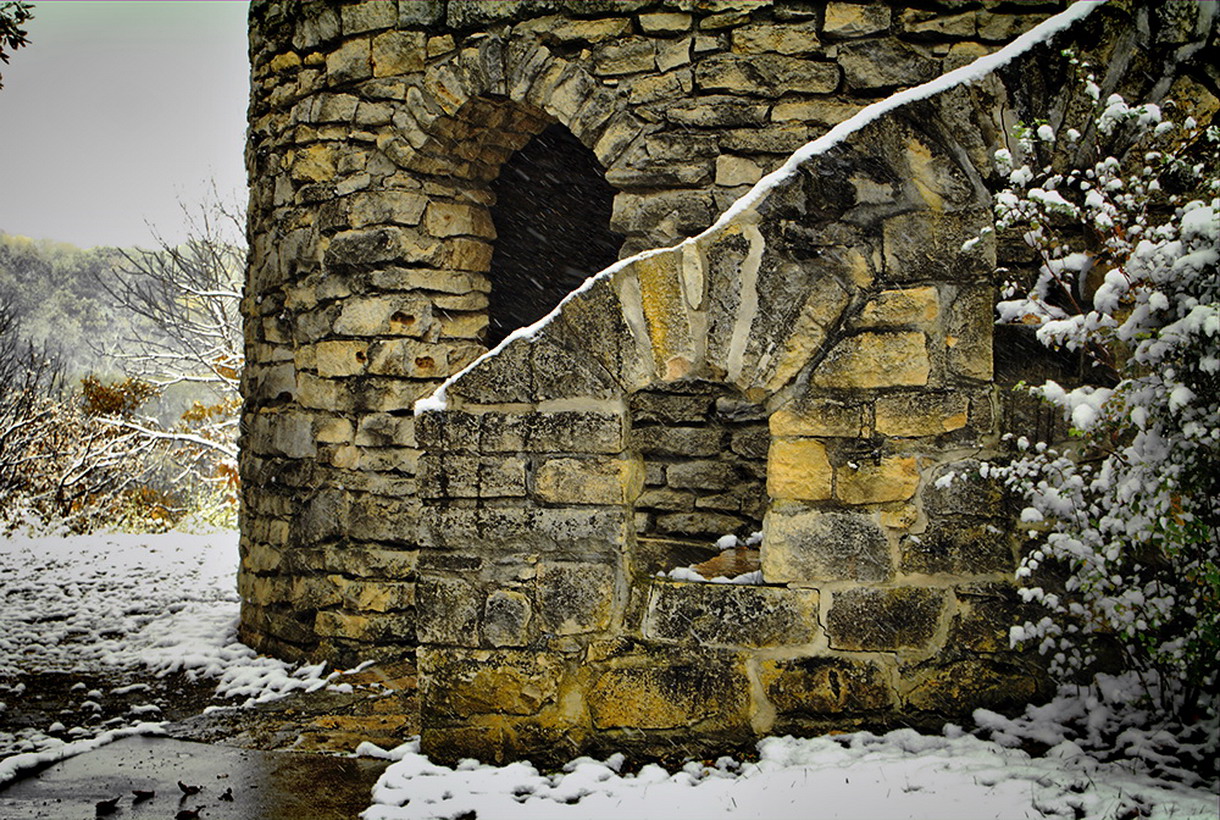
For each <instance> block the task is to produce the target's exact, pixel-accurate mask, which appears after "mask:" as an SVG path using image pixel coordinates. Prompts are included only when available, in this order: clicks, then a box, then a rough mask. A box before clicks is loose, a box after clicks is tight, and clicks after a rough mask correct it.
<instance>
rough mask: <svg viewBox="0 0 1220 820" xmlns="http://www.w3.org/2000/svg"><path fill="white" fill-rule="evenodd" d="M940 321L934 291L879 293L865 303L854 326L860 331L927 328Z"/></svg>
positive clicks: (937, 296)
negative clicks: (883, 327)
mask: <svg viewBox="0 0 1220 820" xmlns="http://www.w3.org/2000/svg"><path fill="white" fill-rule="evenodd" d="M939 317H940V298H939V295H938V293H937V290H936V288H934V287H928V286H925V287H915V288H903V289H900V290H883V291H881V293H879V294H877V295H876V296H875V297H874V298H872V299H870V300H868V302H866V303H865V304H864V307H863V308H862V309H861V310H860V317H859V318H858V319H857V320H856V323H857V325H858V326H860V327H878V326H888V327H894V326H900V325H927V324H930V323H932V322H935V321H936V320H937V319H938V318H939Z"/></svg>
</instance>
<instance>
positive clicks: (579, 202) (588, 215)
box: [487, 123, 623, 347]
mask: <svg viewBox="0 0 1220 820" xmlns="http://www.w3.org/2000/svg"><path fill="white" fill-rule="evenodd" d="M491 188H492V191H493V192H494V193H495V195H496V204H495V207H493V208H492V209H491V217H492V221H493V222H494V223H495V226H496V247H495V254H494V255H493V256H492V259H491V288H492V290H491V305H490V308H489V311H490V324H489V327H488V330H487V344H488V346H489V347H491V346H495V345H496V344H498V343H499V342H500V341H502V340H503V339H504V337H505V336H507V335H508V334H509V333H511V332H512V331H514V330H516V329H517V328H519V327H523V326H525V325H530V324H533V323H534V322H536V321H537V320H539V319H541V318H542V317H543V316H545V315H546V314H547V313H549V312H550V311H551V309H552V308H554V307H555V305H557V304H559V302H560V300H562V299H563V297H565V296H567V295H568V294H569V293H570V292H571V291H572V290H574V289H575V288H576V287H577V286H579V285H580V283H581V282H583V281H584V280H585V279H586V278H588V277H589V276H590V275H591V274H594V273H596V272H597V271H599V270H601V269H602V268H604V267H606V266H607V265H610V264H611V263H613V262H614V261H615V260H616V259H617V258H618V250H619V248H620V247H621V246H622V244H623V236H622V235H621V234H617V233H615V232H613V231H611V230H610V212H611V210H612V209H613V207H614V189H613V188H612V187H610V184H609V183H608V182H606V178H605V172H604V171H603V170H602V167H601V165H600V164H598V161H597V158H596V157H595V156H594V155H593V152H592V151H590V150H589V149H588V148H586V147H585V146H584V145H583V144H582V143H581V142H580V140H578V139H576V137H574V136H573V135H572V132H571V131H569V130H568V129H567V128H565V127H564V126H562V125H560V124H558V123H556V124H554V125H551V126H549V127H548V128H547V129H546V130H545V131H543V132H542V133H540V134H538V135H537V136H536V137H534V138H533V139H532V140H530V141H529V143H527V144H526V146H525V147H524V148H522V149H521V150H520V151H518V152H517V153H515V154H513V156H511V157H510V158H509V159H508V160H507V161H506V162H505V163H504V165H503V166H502V167H501V168H500V175H499V177H497V178H496V179H495V180H494V181H493V182H492V183H491Z"/></svg>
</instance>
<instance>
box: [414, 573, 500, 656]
mask: <svg viewBox="0 0 1220 820" xmlns="http://www.w3.org/2000/svg"><path fill="white" fill-rule="evenodd" d="M483 600H484V598H483V595H482V593H481V592H480V591H479V590H478V588H477V587H475V586H474V585H473V584H471V583H469V582H467V581H464V580H462V579H460V578H446V577H443V576H438V575H431V574H428V575H425V576H423V577H421V578H420V579H419V580H418V581H417V582H416V586H415V601H416V604H415V605H416V612H417V613H418V615H419V623H418V626H417V628H416V633H417V637H418V639H419V642H420V644H421V645H422V644H439V645H443V646H478V645H479V615H480V614H481V610H482V608H483Z"/></svg>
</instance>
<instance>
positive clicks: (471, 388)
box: [240, 0, 1197, 760]
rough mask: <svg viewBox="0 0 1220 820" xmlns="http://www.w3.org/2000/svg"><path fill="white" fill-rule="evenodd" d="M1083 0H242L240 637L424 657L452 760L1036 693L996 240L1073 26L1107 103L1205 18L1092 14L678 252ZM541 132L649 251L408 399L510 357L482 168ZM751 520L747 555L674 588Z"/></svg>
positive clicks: (493, 168)
mask: <svg viewBox="0 0 1220 820" xmlns="http://www.w3.org/2000/svg"><path fill="white" fill-rule="evenodd" d="M1057 8H1059V4H1056V3H1049V4H1047V3H1023V4H1004V3H1000V4H993V3H978V4H960V3H925V4H921V5H920V7H918V8H905V7H899V6H894V5H890V4H880V3H847V2H831V3H805V2H774V3H772V2H766V1H765V0H760V1H759V2H744V1H743V2H731V1H730V0H723V1H721V0H705V1H701V0H685V1H683V0H673V1H671V2H665V1H664V0H630V1H629V2H613V3H610V2H560V1H559V0H537V2H459V0H450V2H448V3H445V2H431V1H427V2H424V1H420V2H406V1H405V0H404V1H403V2H398V3H395V2H389V1H388V0H371V1H370V2H363V3H343V4H333V3H304V4H300V3H281V2H263V3H255V4H253V5H252V10H251V55H252V63H253V94H252V102H251V109H250V117H251V130H250V142H249V147H248V154H247V161H248V166H249V170H250V176H251V185H252V190H251V209H250V239H251V256H250V267H249V277H248V291H247V297H246V300H245V302H244V310H245V316H246V329H247V353H248V366H247V372H246V375H245V395H246V405H245V409H244V417H243V423H244V428H243V429H244V436H243V442H242V443H243V450H242V479H243V510H242V542H241V553H242V556H241V559H242V563H241V572H240V588H241V594H242V596H243V611H242V626H241V630H242V631H241V634H242V638H243V640H245V641H247V642H248V643H250V644H252V645H254V646H256V647H258V648H259V649H261V650H264V651H268V652H271V653H273V654H277V655H280V656H283V657H287V658H306V657H308V658H313V659H328V660H332V661H336V662H339V663H349V662H351V661H353V660H355V659H363V658H367V657H379V656H382V657H384V656H393V655H399V654H403V653H406V652H409V651H411V650H412V649H413V648H415V647H418V650H417V651H418V663H419V672H420V687H421V690H420V697H421V710H422V725H423V745H424V749H425V751H427V752H428V753H429V754H432V755H434V756H436V757H438V758H439V759H444V760H452V759H455V758H458V757H464V756H474V757H479V758H482V759H504V758H508V757H515V756H523V755H532V756H535V757H551V758H559V757H570V756H571V755H572V754H576V753H578V752H580V751H583V750H588V749H596V748H599V747H610V746H615V747H616V748H618V747H631V748H635V749H638V750H640V751H643V752H647V753H651V754H657V753H662V752H663V751H664V750H666V749H672V748H673V747H674V746H673V744H675V743H677V744H680V748H681V750H682V751H683V752H684V753H696V752H697V751H698V750H700V749H702V748H704V747H706V748H708V749H713V748H724V746H725V745H726V744H739V743H744V742H747V741H748V740H750V739H751V738H755V737H757V736H759V735H761V734H764V733H769V732H812V731H818V730H821V729H826V728H836V729H843V728H851V727H856V726H876V725H887V724H893V723H903V724H909V723H916V724H918V723H929V724H933V723H936V722H938V721H943V720H944V719H945V718H946V717H951V716H955V715H960V714H963V713H968V712H969V711H970V710H971V709H973V708H975V707H978V706H988V707H1003V706H1005V705H1013V704H1017V703H1021V702H1024V701H1026V700H1028V699H1029V698H1031V697H1034V696H1036V695H1037V694H1038V693H1039V692H1040V691H1043V687H1044V682H1043V679H1042V677H1041V675H1040V672H1039V669H1038V667H1037V665H1036V664H1035V663H1033V662H1032V661H1031V660H1030V659H1029V658H1028V657H1026V656H1023V655H1021V654H1019V653H1015V652H1012V651H1011V650H1009V648H1008V642H1007V627H1008V625H1009V624H1011V623H1012V622H1013V619H1014V617H1016V612H1017V604H1016V595H1015V590H1014V588H1013V587H1012V586H1011V584H1010V579H1011V576H1012V571H1013V569H1014V567H1015V565H1016V557H1017V551H1018V549H1019V543H1018V539H1017V536H1016V534H1015V532H1014V527H1013V524H1012V519H1011V514H1010V513H1011V511H1009V510H1007V509H1005V506H1004V498H1003V493H1002V491H1001V488H1000V487H999V486H998V485H997V484H996V482H995V481H994V480H990V479H988V478H986V477H984V476H985V474H986V471H985V470H980V465H981V464H983V463H985V462H986V460H987V459H988V458H992V457H995V456H996V455H997V450H996V448H997V445H998V442H999V436H1000V434H1001V433H1002V432H1004V431H1005V430H1006V429H1013V428H1012V427H1011V426H1009V427H1005V426H1004V425H1005V424H1006V423H1008V422H1010V421H1012V420H1013V419H1014V418H1015V417H1016V416H1015V414H1014V413H1013V412H1011V411H1010V410H1009V409H1008V406H1007V404H1006V403H1005V402H1004V401H1003V400H1002V395H1001V390H1000V387H999V384H1000V383H1001V382H1003V381H1005V380H1007V374H999V375H998V376H997V373H996V372H995V366H994V364H993V354H994V349H993V347H994V341H993V327H992V306H993V304H994V301H995V287H994V280H993V271H994V269H995V267H996V263H997V253H999V254H1000V255H1001V260H1002V261H1005V262H1014V261H1015V262H1023V261H1025V260H1024V259H1023V258H1022V257H1021V251H1020V249H1019V248H1018V249H1015V250H1014V249H1013V248H1010V247H1007V246H1004V245H1002V244H1001V245H997V242H996V241H995V238H994V236H992V235H989V234H988V235H986V236H985V237H984V239H983V240H982V241H977V242H971V241H969V240H973V239H975V238H976V237H978V236H980V235H981V234H985V233H986V231H985V229H989V228H990V227H991V226H992V224H993V223H992V217H991V197H990V193H989V189H990V187H992V186H994V184H995V183H996V181H997V180H998V175H997V172H996V170H995V168H994V166H993V164H992V159H991V157H992V152H993V151H994V150H995V149H996V148H998V147H1000V146H1001V145H1003V144H1004V139H1005V135H1006V134H1007V132H1008V130H1009V128H1010V127H1011V125H1012V124H1013V123H1014V122H1016V121H1017V120H1018V119H1021V120H1025V121H1032V120H1033V119H1037V118H1045V119H1051V120H1052V122H1053V121H1055V118H1056V117H1058V116H1060V113H1061V112H1058V109H1057V106H1058V105H1059V104H1060V97H1059V92H1060V91H1061V90H1062V88H1063V87H1064V85H1065V77H1066V76H1067V70H1068V69H1067V65H1066V61H1065V59H1064V58H1063V57H1062V56H1061V55H1060V54H1059V49H1060V48H1062V46H1063V44H1065V43H1067V42H1078V43H1081V44H1090V45H1091V44H1094V43H1101V45H1100V46H1098V49H1099V55H1100V56H1099V61H1100V62H1105V61H1107V60H1109V59H1110V58H1111V57H1113V56H1114V54H1116V53H1118V54H1119V56H1120V57H1121V58H1122V59H1123V60H1127V61H1129V62H1130V64H1131V65H1133V66H1136V67H1140V70H1139V71H1136V70H1134V69H1132V70H1131V71H1130V75H1129V76H1123V77H1111V78H1108V79H1107V83H1109V87H1107V88H1106V89H1105V91H1106V93H1109V91H1110V90H1112V89H1113V88H1114V87H1116V86H1117V85H1118V84H1119V83H1120V81H1121V82H1122V83H1123V84H1124V85H1123V86H1122V88H1123V90H1125V91H1127V92H1129V93H1130V92H1131V91H1135V92H1138V93H1136V96H1141V95H1142V93H1143V92H1144V90H1145V89H1144V88H1143V87H1141V86H1139V84H1140V83H1145V84H1147V86H1148V87H1151V86H1152V84H1153V82H1154V80H1155V79H1156V76H1154V75H1157V74H1158V72H1159V71H1161V70H1162V68H1163V66H1164V63H1163V62H1157V61H1156V60H1154V59H1153V58H1152V57H1151V56H1150V54H1151V52H1150V51H1149V49H1152V48H1154V47H1155V48H1158V49H1160V50H1161V51H1160V52H1157V53H1158V54H1163V53H1171V52H1173V50H1174V49H1176V48H1178V47H1179V46H1181V45H1182V44H1184V43H1187V42H1189V41H1190V40H1191V39H1192V38H1193V37H1195V30H1194V26H1195V25H1196V23H1195V22H1194V19H1195V18H1191V19H1190V20H1186V22H1182V21H1180V20H1179V21H1178V22H1177V23H1176V25H1177V28H1176V29H1175V28H1173V27H1172V26H1171V25H1169V23H1167V22H1166V21H1167V20H1169V19H1170V18H1169V17H1168V16H1165V15H1161V16H1160V17H1157V16H1156V15H1152V14H1151V12H1150V11H1149V10H1148V9H1147V8H1143V7H1131V6H1129V5H1127V4H1117V5H1111V6H1108V7H1104V8H1101V9H1098V10H1097V11H1095V12H1094V13H1093V14H1091V15H1090V16H1089V17H1088V18H1086V19H1085V20H1083V21H1081V22H1079V23H1077V24H1076V25H1075V26H1074V27H1073V28H1072V29H1071V30H1069V31H1068V32H1067V33H1065V34H1063V35H1061V36H1060V37H1059V39H1058V40H1057V41H1056V42H1055V44H1053V45H1043V46H1038V47H1035V48H1034V49H1033V50H1032V51H1030V52H1028V53H1027V54H1025V55H1023V56H1020V57H1018V58H1017V59H1016V61H1015V62H1014V63H1013V64H1011V65H1010V66H1008V67H1006V68H1004V69H1001V70H999V71H997V72H994V73H992V74H989V75H987V76H986V77H982V78H979V79H978V80H977V81H975V82H973V83H971V84H969V85H957V86H952V87H949V88H947V89H946V90H943V91H941V92H939V93H936V94H934V95H932V96H930V97H928V98H927V99H922V100H915V101H911V102H907V103H906V104H903V105H901V106H898V107H896V108H894V109H893V110H892V111H889V112H888V113H886V114H884V115H883V116H881V117H880V118H877V119H875V120H873V121H872V122H870V123H868V124H867V125H864V126H863V127H861V128H860V129H858V130H856V131H855V132H853V133H851V134H850V135H848V136H847V137H846V138H845V139H843V140H842V141H841V142H839V143H837V144H835V145H833V146H830V147H828V148H826V150H824V151H822V152H821V153H816V154H813V155H811V156H808V157H807V158H806V159H805V160H804V161H803V162H801V163H800V165H799V166H798V167H797V168H796V169H795V170H794V171H793V172H792V173H791V174H790V175H789V176H787V177H786V178H785V179H783V180H782V181H779V182H778V183H777V184H775V185H774V186H773V187H771V188H770V189H769V190H768V191H767V192H766V193H765V194H764V195H762V196H760V197H756V198H755V199H754V200H753V201H752V202H751V203H750V204H749V206H748V207H744V208H740V209H738V210H737V211H736V212H735V213H734V215H733V216H732V218H730V219H728V220H722V221H721V222H720V223H718V224H717V227H716V228H715V229H714V230H711V231H706V232H704V233H701V234H699V236H698V238H697V239H695V240H693V241H690V242H685V243H682V244H680V245H678V246H677V247H672V248H665V246H668V245H670V244H672V243H673V242H674V241H675V240H678V239H680V238H682V237H684V236H694V235H695V234H698V233H699V232H700V231H704V229H706V228H708V227H709V226H710V225H711V224H712V222H713V220H714V219H715V217H716V215H717V214H718V213H719V212H720V211H721V210H722V209H724V208H725V207H727V206H728V205H729V204H731V203H732V202H733V201H734V200H735V199H737V198H738V197H739V196H740V195H742V194H743V193H745V192H746V191H747V190H749V188H750V186H751V185H752V184H753V183H754V182H756V181H757V180H758V179H760V178H761V177H762V176H763V175H764V174H766V173H768V172H769V171H771V170H773V169H775V168H776V167H778V166H779V165H780V164H782V163H783V162H784V161H785V160H786V159H787V157H788V155H789V153H790V152H791V151H793V150H794V149H796V148H799V147H800V146H802V145H804V144H805V143H806V142H808V141H809V140H810V139H811V138H815V137H817V136H819V135H820V134H822V133H824V132H825V131H827V130H828V129H829V127H830V126H831V125H833V124H834V123H836V122H838V121H841V120H843V119H845V118H846V117H848V116H850V115H851V114H853V113H854V112H856V111H857V110H859V109H861V108H863V107H864V106H865V105H867V104H868V103H870V102H874V101H876V100H877V99H880V98H883V97H886V96H888V95H890V94H891V93H892V92H895V91H897V90H900V89H902V88H904V87H907V86H912V85H915V84H918V83H921V82H924V81H927V80H930V79H932V78H934V77H936V76H938V75H939V74H941V73H942V72H944V71H947V70H950V69H953V68H956V67H958V66H960V65H963V64H965V63H966V62H968V61H969V60H972V59H974V58H975V57H976V56H979V55H981V54H984V53H987V52H988V51H990V50H993V49H994V48H997V47H999V46H1000V45H1002V44H1003V43H1004V42H1006V41H1007V40H1009V39H1011V38H1012V37H1014V36H1015V35H1017V34H1018V33H1020V32H1021V31H1023V30H1025V29H1027V28H1029V27H1031V26H1033V25H1034V24H1035V23H1037V22H1039V21H1040V20H1041V19H1043V18H1044V17H1046V16H1049V14H1050V13H1053V12H1054V11H1056V10H1057ZM1178 16H1179V17H1181V16H1182V15H1178ZM1196 16H1197V15H1196ZM1133 18H1134V19H1133ZM1150 18H1151V19H1152V22H1151V23H1150V22H1149V19H1150ZM1141 26H1142V28H1141ZM1150 26H1151V27H1152V30H1154V31H1155V32H1156V36H1155V37H1154V38H1153V40H1152V42H1151V44H1148V43H1144V42H1143V41H1139V42H1135V40H1139V38H1135V40H1133V39H1132V38H1129V37H1118V36H1117V34H1116V32H1123V31H1131V30H1137V31H1147V30H1149V27H1150ZM1144 69H1147V70H1146V71H1145V70H1144ZM1149 77H1152V79H1149ZM1167 87H1168V86H1167V85H1166V88H1167ZM1164 90H1165V89H1162V90H1161V91H1160V92H1159V93H1162V94H1163V93H1164ZM554 123H560V124H562V125H563V126H565V127H567V128H568V129H569V130H570V131H571V133H572V134H573V135H575V136H576V137H577V138H578V139H579V140H580V141H581V143H583V144H584V145H585V146H586V147H587V148H588V149H589V150H590V151H592V152H593V154H594V155H595V156H596V159H597V160H598V162H599V163H600V164H601V165H602V167H603V168H604V169H605V177H606V180H607V181H608V182H609V183H610V184H611V185H612V186H613V187H614V188H615V189H616V190H617V191H618V193H617V194H616V196H615V199H614V211H613V216H612V217H611V225H610V228H611V229H612V230H614V231H617V232H618V233H621V234H623V235H624V237H625V239H624V244H623V249H622V251H621V255H622V256H623V257H627V256H630V255H631V254H633V253H635V252H636V251H639V250H642V249H645V248H652V247H658V248H665V249H663V250H659V251H656V252H653V253H649V254H643V255H639V256H635V257H633V258H631V259H630V260H628V261H626V262H625V263H623V264H621V265H620V266H618V267H616V268H614V269H612V270H611V272H610V273H608V274H607V275H603V276H601V277H599V278H598V279H597V280H596V281H595V282H593V283H592V284H591V285H589V286H588V287H587V288H585V289H584V290H583V291H582V292H580V293H578V294H576V295H575V296H572V297H570V298H569V300H568V301H567V302H566V303H565V304H564V306H563V307H562V309H561V310H560V311H559V312H558V314H557V315H555V316H554V317H553V318H552V320H551V321H550V322H549V323H547V324H546V325H545V326H544V327H542V328H541V329H538V330H536V332H534V333H532V334H531V335H529V336H526V337H521V338H516V339H512V340H510V341H509V342H507V343H506V344H505V345H503V346H502V347H501V348H500V349H499V352H498V353H497V355H495V356H492V357H489V358H485V359H482V360H481V361H479V362H478V363H477V364H475V365H474V366H473V367H472V368H470V369H468V370H466V372H465V373H463V375H462V376H461V377H460V378H458V379H456V380H454V381H453V382H451V383H450V384H448V385H447V387H446V390H445V397H446V403H445V404H444V405H443V406H438V407H434V408H433V409H431V410H429V411H427V412H421V413H419V414H418V415H416V414H414V413H413V411H412V407H413V404H414V402H415V401H416V400H417V399H420V398H423V397H425V396H428V395H429V394H431V393H432V392H433V391H434V390H435V389H436V388H437V386H438V385H439V384H440V383H441V381H442V380H444V379H446V378H447V377H450V376H452V375H454V374H456V373H458V372H459V371H461V370H462V369H463V368H465V367H466V366H467V365H469V364H470V363H471V362H473V361H474V360H475V359H476V357H478V356H479V355H480V354H481V353H483V352H484V351H485V347H484V346H483V341H484V340H485V338H486V335H485V334H486V330H487V325H488V305H489V304H490V303H492V302H494V300H495V299H496V298H497V292H496V283H495V282H494V281H492V280H491V277H489V275H488V272H489V270H490V269H491V260H492V257H493V254H494V253H495V247H496V245H495V242H496V226H495V224H494V219H493V216H492V213H491V212H490V211H489V209H490V208H491V207H492V206H493V205H494V202H493V196H492V195H491V189H490V187H489V184H490V181H491V180H492V179H494V178H495V177H496V176H497V173H498V170H499V168H500V167H501V165H502V163H504V162H505V161H506V160H507V159H508V158H509V157H510V156H511V155H512V154H513V153H514V152H515V151H517V150H519V149H520V148H522V147H523V146H524V145H526V144H527V143H528V142H529V140H530V139H531V138H532V137H533V136H534V135H536V134H538V133H541V132H542V131H543V130H544V129H545V128H547V127H548V126H550V125H552V124H554ZM538 228H539V230H540V231H545V230H546V229H547V226H546V225H540V226H538ZM1009 256H1012V257H1013V258H1012V259H1008V257H1009ZM1012 380H1015V379H1012ZM755 529H761V531H762V532H763V540H762V544H761V555H760V562H761V573H762V575H761V577H762V580H761V583H756V584H704V583H691V582H682V581H674V580H670V579H668V578H664V577H658V574H657V573H658V572H660V573H664V572H665V571H667V570H669V569H673V568H675V567H679V566H685V565H687V564H689V563H692V562H695V561H700V560H703V559H704V558H707V557H709V556H710V555H712V554H714V553H715V549H714V547H713V546H712V545H713V543H714V542H715V539H716V536H717V535H719V534H724V533H736V534H739V535H741V536H745V535H748V534H749V533H750V532H752V531H753V530H755Z"/></svg>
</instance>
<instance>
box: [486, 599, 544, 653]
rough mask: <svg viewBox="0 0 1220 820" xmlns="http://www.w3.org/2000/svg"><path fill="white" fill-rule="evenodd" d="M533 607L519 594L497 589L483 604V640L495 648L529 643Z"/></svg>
mask: <svg viewBox="0 0 1220 820" xmlns="http://www.w3.org/2000/svg"><path fill="white" fill-rule="evenodd" d="M533 611H534V610H533V606H532V605H531V604H530V600H529V598H528V597H527V596H526V595H524V594H523V593H521V592H517V591H515V590H508V589H497V590H495V591H493V592H492V593H491V594H490V595H488V596H487V600H486V601H485V602H484V604H483V640H485V641H486V642H487V643H489V644H491V645H492V646H495V647H502V646H525V644H526V643H528V642H529V635H530V632H529V628H530V620H531V618H532V617H533Z"/></svg>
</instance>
